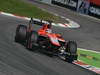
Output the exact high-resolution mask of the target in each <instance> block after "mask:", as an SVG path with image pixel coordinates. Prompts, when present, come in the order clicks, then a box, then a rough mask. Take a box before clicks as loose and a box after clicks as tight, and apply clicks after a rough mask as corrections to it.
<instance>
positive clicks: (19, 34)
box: [15, 25, 27, 43]
mask: <svg viewBox="0 0 100 75" xmlns="http://www.w3.org/2000/svg"><path fill="white" fill-rule="evenodd" d="M26 30H27V27H26V26H25V25H18V26H17V28H16V35H15V41H16V42H20V43H23V42H25V41H26Z"/></svg>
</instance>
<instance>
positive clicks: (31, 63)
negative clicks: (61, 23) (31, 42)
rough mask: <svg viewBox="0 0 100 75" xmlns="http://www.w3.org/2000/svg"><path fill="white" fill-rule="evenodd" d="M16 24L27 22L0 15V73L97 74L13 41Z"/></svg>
mask: <svg viewBox="0 0 100 75" xmlns="http://www.w3.org/2000/svg"><path fill="white" fill-rule="evenodd" d="M18 24H27V21H25V20H22V19H17V18H13V17H8V16H4V15H0V75H67V74H68V75H97V74H95V73H93V72H91V71H88V70H86V69H83V68H81V67H79V66H77V65H74V64H70V63H67V62H65V61H62V60H60V59H58V58H55V57H54V58H52V57H49V56H48V55H46V54H43V53H40V52H33V51H29V50H27V49H26V48H25V47H24V46H23V45H20V44H18V43H16V42H14V36H15V29H16V26H17V25H18ZM55 29H57V30H58V29H60V28H59V27H58V28H56V27H54V30H55ZM61 30H62V31H63V29H61ZM65 30H66V29H65ZM36 50H38V49H37V48H36Z"/></svg>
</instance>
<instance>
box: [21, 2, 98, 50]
mask: <svg viewBox="0 0 100 75" xmlns="http://www.w3.org/2000/svg"><path fill="white" fill-rule="evenodd" d="M23 1H25V2H29V3H32V4H33V5H35V6H37V7H39V8H43V9H45V10H47V11H50V12H53V13H57V14H58V15H61V16H64V17H66V18H69V19H71V20H73V21H75V22H77V23H78V24H80V26H81V27H80V28H79V29H64V28H60V29H59V30H58V29H57V28H56V29H55V31H56V32H57V33H61V34H62V35H64V38H65V39H66V40H76V41H77V43H78V47H80V48H84V49H90V50H95V51H100V19H99V20H96V19H93V18H90V17H88V16H82V15H79V14H78V13H76V12H73V11H71V10H69V9H67V8H63V7H60V6H56V5H47V4H43V3H40V2H37V0H23Z"/></svg>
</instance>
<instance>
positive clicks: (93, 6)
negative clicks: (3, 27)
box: [88, 0, 100, 18]
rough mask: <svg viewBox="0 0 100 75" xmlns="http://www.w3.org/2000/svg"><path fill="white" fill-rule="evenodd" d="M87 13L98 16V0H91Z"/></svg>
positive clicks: (99, 15) (99, 3) (99, 16)
mask: <svg viewBox="0 0 100 75" xmlns="http://www.w3.org/2000/svg"><path fill="white" fill-rule="evenodd" d="M88 14H89V15H92V16H95V17H97V18H100V0H91V1H90V7H89V13H88Z"/></svg>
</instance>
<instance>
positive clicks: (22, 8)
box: [0, 0, 58, 21]
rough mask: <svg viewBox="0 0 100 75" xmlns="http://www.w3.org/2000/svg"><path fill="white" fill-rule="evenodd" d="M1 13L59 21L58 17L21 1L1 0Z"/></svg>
mask: <svg viewBox="0 0 100 75" xmlns="http://www.w3.org/2000/svg"><path fill="white" fill-rule="evenodd" d="M0 11H3V12H8V13H13V14H16V15H19V16H27V17H35V18H39V19H44V20H46V19H52V20H54V21H56V20H58V17H56V16H54V15H52V14H50V13H48V12H46V11H43V10H42V9H40V8H37V7H36V6H33V5H31V4H28V3H25V2H22V1H21V0H0Z"/></svg>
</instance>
